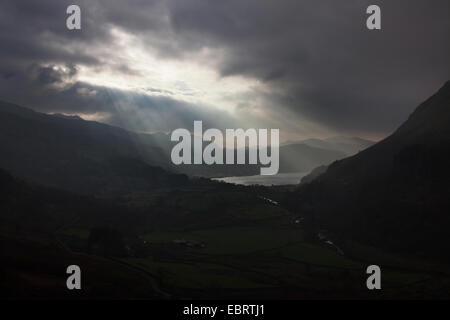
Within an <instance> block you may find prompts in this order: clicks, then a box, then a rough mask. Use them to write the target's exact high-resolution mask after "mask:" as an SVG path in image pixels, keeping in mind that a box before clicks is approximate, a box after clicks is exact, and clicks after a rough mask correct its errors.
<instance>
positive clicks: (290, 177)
mask: <svg viewBox="0 0 450 320" xmlns="http://www.w3.org/2000/svg"><path fill="white" fill-rule="evenodd" d="M307 174H308V172H293V173H278V174H275V175H272V176H261V175H256V176H241V177H225V178H215V179H213V180H216V181H223V182H227V183H233V184H241V185H244V186H250V185H253V184H257V185H261V186H271V185H276V186H280V185H288V184H299V183H300V180H301V179H302V178H303V177H304V176H306V175H307Z"/></svg>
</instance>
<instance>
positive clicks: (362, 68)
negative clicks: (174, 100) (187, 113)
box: [171, 0, 450, 132]
mask: <svg viewBox="0 0 450 320" xmlns="http://www.w3.org/2000/svg"><path fill="white" fill-rule="evenodd" d="M372 2H373V1H370V2H369V1H323V0H322V1H296V0H293V1H259V0H258V1H256V0H255V1H238V0H236V1H234V0H231V1H222V2H220V4H217V3H216V2H211V1H201V0H198V1H172V2H171V4H172V9H171V14H172V23H173V25H174V27H175V28H176V30H177V32H178V34H179V37H180V38H189V39H190V41H195V42H196V43H197V46H201V45H213V46H214V45H217V46H224V45H225V46H227V48H229V50H230V51H229V53H228V55H227V59H226V60H225V61H224V63H223V64H222V65H220V66H219V67H220V70H221V72H222V74H223V75H224V76H227V75H233V74H246V75H250V76H254V77H257V78H259V79H262V80H264V81H267V82H269V83H270V84H271V85H273V86H275V87H278V88H282V89H283V88H284V91H285V95H284V96H282V97H281V99H280V100H279V104H278V105H277V106H273V107H274V108H276V107H278V108H280V112H281V111H282V109H283V108H289V109H292V110H295V111H296V112H297V113H298V114H299V115H300V116H303V117H308V118H310V119H313V120H315V121H318V122H320V123H323V124H326V125H328V126H332V127H335V128H338V129H343V130H359V131H365V130H366V131H381V132H383V131H384V132H386V131H390V130H392V129H393V128H394V127H395V126H396V125H398V124H399V123H400V122H401V121H403V120H404V119H405V118H406V117H407V115H408V114H409V113H410V112H411V111H412V109H413V108H414V107H415V106H416V105H417V104H418V103H420V102H421V100H423V99H425V98H427V96H428V95H430V94H431V93H433V92H434V91H435V90H437V89H438V88H439V86H441V85H442V84H443V83H444V81H446V80H447V79H448V78H450V59H449V56H450V41H448V39H450V4H449V2H448V1H422V0H418V1H376V2H375V3H376V4H378V5H379V6H380V7H381V9H382V30H381V31H369V30H367V29H366V27H365V20H366V18H367V15H366V14H365V10H366V8H367V6H368V5H369V4H372ZM184 35H186V37H184ZM191 46H192V44H191Z"/></svg>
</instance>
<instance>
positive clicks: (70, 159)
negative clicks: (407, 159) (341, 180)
mask: <svg viewBox="0 0 450 320" xmlns="http://www.w3.org/2000/svg"><path fill="white" fill-rule="evenodd" d="M351 141H353V140H351ZM339 143H340V145H344V144H347V145H358V146H359V147H360V146H361V144H357V143H356V142H355V143H354V142H349V141H347V142H346V140H343V141H340V142H339ZM352 143H354V144H352ZM175 144H176V142H172V141H170V135H167V134H163V133H155V134H139V133H134V132H130V131H127V130H124V129H121V128H118V127H114V126H110V125H106V124H103V123H99V122H95V121H85V120H83V119H81V118H80V117H77V116H67V115H63V114H53V115H48V114H43V113H39V112H35V111H33V110H31V109H28V108H24V107H21V106H18V105H14V104H10V103H6V102H0V150H1V152H2V154H3V156H2V157H1V158H0V168H4V169H6V170H8V171H10V172H12V173H13V174H15V175H17V176H20V177H24V178H27V179H30V180H32V181H35V182H38V183H42V184H45V185H49V186H55V187H60V188H67V189H69V190H72V191H77V192H92V191H93V190H94V189H95V190H97V192H98V191H99V190H100V192H103V191H101V190H106V189H105V188H109V187H107V186H106V184H109V182H108V183H107V180H105V179H106V177H107V176H111V175H114V174H113V173H112V171H113V170H115V169H117V168H113V167H111V166H112V165H111V163H112V162H111V161H113V162H114V161H115V160H114V159H116V160H117V159H123V158H132V159H135V160H136V161H137V162H136V164H137V163H138V162H139V161H140V162H144V163H146V164H148V165H151V166H154V167H160V168H163V169H165V170H167V171H170V172H174V173H184V174H188V175H191V176H203V177H223V176H242V175H256V174H259V173H260V166H259V165H180V166H175V165H173V164H172V163H171V160H170V153H171V150H172V147H173V146H174V145H175ZM205 145H206V143H205ZM323 146H325V147H322V146H319V145H317V146H315V145H313V144H312V143H293V144H289V145H284V146H281V147H280V172H281V173H285V172H308V171H311V170H312V169H314V168H315V167H317V166H320V165H327V164H330V163H331V162H333V161H335V160H337V159H341V158H344V157H345V156H347V155H348V153H347V152H346V151H345V152H344V151H342V150H340V149H342V148H341V147H338V143H335V142H333V143H331V142H326V141H324V142H323ZM359 147H358V148H359ZM137 165H138V164H137ZM116 180H117V179H116Z"/></svg>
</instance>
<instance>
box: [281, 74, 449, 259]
mask: <svg viewBox="0 0 450 320" xmlns="http://www.w3.org/2000/svg"><path fill="white" fill-rule="evenodd" d="M449 163H450V82H447V83H446V84H445V85H444V86H443V87H442V88H441V89H440V90H439V91H438V92H437V93H436V94H434V95H433V96H432V97H430V98H429V99H427V100H426V101H425V102H423V103H422V104H421V105H420V106H419V107H417V109H416V110H415V111H414V112H413V113H412V114H411V116H410V117H409V118H408V120H407V121H406V122H405V123H404V124H402V125H401V126H400V127H399V128H398V129H397V130H396V131H395V132H394V133H393V134H392V135H391V136H389V137H387V138H386V139H384V140H382V141H381V142H379V143H377V144H375V145H373V146H372V147H369V148H368V149H366V150H364V151H362V152H359V153H358V154H356V155H354V156H352V157H349V158H346V159H343V160H340V161H336V162H334V163H332V164H331V165H330V166H329V167H328V169H327V171H326V172H325V173H323V174H321V175H319V176H318V177H316V179H314V180H313V181H312V182H310V183H306V184H303V185H300V186H299V187H298V189H297V190H296V191H295V192H293V193H292V194H290V195H289V197H288V199H287V200H286V201H287V203H288V206H290V207H291V209H292V210H295V211H296V212H298V213H300V214H302V215H305V217H307V220H308V221H309V223H310V226H311V228H316V229H319V228H327V229H330V230H332V232H334V234H335V236H336V237H338V238H342V239H346V240H348V239H356V240H358V241H362V242H365V243H369V244H371V245H374V246H379V247H385V248H387V249H391V250H399V251H404V252H410V253H412V254H418V255H424V256H432V257H434V258H437V259H440V260H446V261H448V260H450V255H449V254H448V252H449V249H450V241H449V240H450V239H449V236H448V230H449V228H450V187H449V181H450V166H449Z"/></svg>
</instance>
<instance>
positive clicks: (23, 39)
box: [0, 0, 450, 139]
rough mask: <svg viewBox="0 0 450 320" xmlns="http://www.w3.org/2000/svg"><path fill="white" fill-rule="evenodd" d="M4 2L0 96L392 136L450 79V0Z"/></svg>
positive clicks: (126, 116)
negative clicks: (377, 14)
mask: <svg viewBox="0 0 450 320" xmlns="http://www.w3.org/2000/svg"><path fill="white" fill-rule="evenodd" d="M69 4H72V1H50V0H42V1H39V2H30V1H20V0H19V1H17V0H16V1H12V0H4V1H2V3H1V4H0V43H1V49H0V96H1V98H2V99H6V100H10V101H13V102H18V103H22V104H25V105H28V106H31V107H33V108H35V109H39V110H43V111H46V112H64V113H71V114H82V115H84V116H85V117H86V118H90V119H98V120H101V121H106V122H110V123H114V124H119V125H122V126H124V127H127V128H129V129H134V130H141V131H158V130H162V131H168V130H171V129H173V128H175V127H180V126H184V127H190V126H191V125H192V121H193V120H194V119H201V120H204V121H205V122H206V123H207V125H208V124H209V125H210V126H215V127H219V128H220V127H238V126H242V127H277V128H281V130H282V132H283V134H284V136H285V137H286V138H289V139H292V138H295V137H296V136H299V137H300V136H320V135H331V134H334V133H339V134H357V135H362V136H366V137H381V136H383V135H385V134H387V133H389V132H390V131H392V130H393V129H394V128H395V127H396V126H397V125H398V124H400V123H401V122H402V121H403V120H405V119H406V117H407V116H408V114H409V113H410V112H411V111H412V109H413V108H414V107H415V106H416V105H417V104H418V103H420V102H421V101H422V100H423V99H425V98H426V97H427V96H429V95H430V94H432V93H433V92H434V91H435V90H436V89H437V88H438V87H439V86H440V85H441V84H442V83H443V82H444V81H446V80H448V79H449V78H450V61H449V58H448V57H449V56H450V42H449V41H448V39H449V38H450V19H449V12H450V4H449V3H448V1H447V0H435V1H432V2H430V1H426V0H412V1H406V0H402V1H395V2H394V1H384V0H383V1H377V4H378V5H379V6H380V7H381V8H382V30H381V31H368V30H367V29H366V28H365V19H366V14H365V9H366V8H367V6H368V5H369V4H371V3H369V1H357V0H351V1H340V2H338V1H331V0H320V1H317V0H316V1H313V0H308V1H299V0H283V1H274V0H273V1H265V0H245V1H242V0H227V1H205V0H183V1H179V0H153V1H126V2H124V1H119V0H108V1H106V0H105V1H102V0H96V1H94V0H90V1H87V0H83V1H76V4H78V5H80V7H81V9H82V30H81V31H69V30H67V29H66V28H65V19H66V14H65V9H66V8H67V6H68V5H69Z"/></svg>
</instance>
